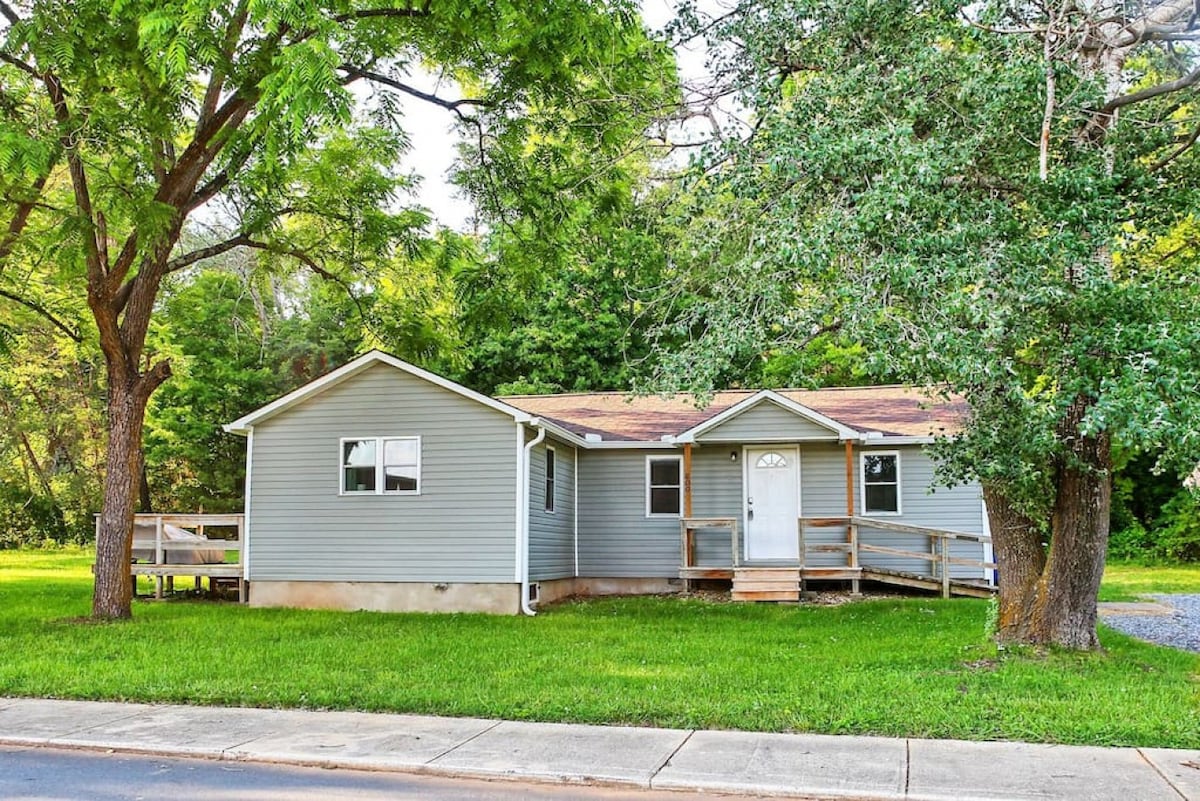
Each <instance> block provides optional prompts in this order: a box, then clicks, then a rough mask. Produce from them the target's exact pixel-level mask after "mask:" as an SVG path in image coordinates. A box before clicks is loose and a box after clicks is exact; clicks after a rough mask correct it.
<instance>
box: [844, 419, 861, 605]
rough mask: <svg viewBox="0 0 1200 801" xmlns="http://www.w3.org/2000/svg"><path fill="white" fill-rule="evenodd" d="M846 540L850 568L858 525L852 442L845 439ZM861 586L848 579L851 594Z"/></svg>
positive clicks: (853, 565) (855, 561)
mask: <svg viewBox="0 0 1200 801" xmlns="http://www.w3.org/2000/svg"><path fill="white" fill-rule="evenodd" d="M846 518H847V519H846V542H847V543H848V544H849V545H850V547H849V549H847V551H846V564H847V566H849V567H851V568H857V567H858V566H859V565H858V525H857V524H856V523H855V522H854V443H853V442H851V441H850V440H846ZM861 590H862V586H861V584H860V583H859V580H858V579H856V578H855V579H851V580H850V592H851V594H853V595H859V594H860V593H861Z"/></svg>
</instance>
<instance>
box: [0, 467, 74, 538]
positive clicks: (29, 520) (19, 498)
mask: <svg viewBox="0 0 1200 801" xmlns="http://www.w3.org/2000/svg"><path fill="white" fill-rule="evenodd" d="M75 518H79V519H75ZM91 531H92V529H91V526H90V524H89V523H88V521H87V520H86V516H80V515H74V516H72V518H71V519H68V517H67V515H64V514H63V510H62V508H61V507H59V505H58V504H57V503H55V502H54V500H53V499H52V498H47V497H46V496H44V495H35V494H31V493H30V492H29V491H28V490H26V489H25V488H23V487H20V486H17V485H14V484H8V483H4V482H0V549H4V548H40V547H44V546H46V545H47V544H53V545H62V544H65V543H68V542H73V543H84V542H87V541H88V540H89V539H90V538H91Z"/></svg>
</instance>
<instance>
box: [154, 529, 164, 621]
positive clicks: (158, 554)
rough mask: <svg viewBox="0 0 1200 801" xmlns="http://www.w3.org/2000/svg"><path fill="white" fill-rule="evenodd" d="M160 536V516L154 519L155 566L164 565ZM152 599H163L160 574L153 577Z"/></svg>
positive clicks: (161, 531) (161, 532) (161, 530)
mask: <svg viewBox="0 0 1200 801" xmlns="http://www.w3.org/2000/svg"><path fill="white" fill-rule="evenodd" d="M162 535H163V521H162V515H158V516H157V517H155V518H154V564H156V565H161V564H163V563H164V559H163V547H162ZM154 597H155V598H157V599H159V600H160V601H161V600H162V597H163V577H162V574H159V575H157V576H155V577H154Z"/></svg>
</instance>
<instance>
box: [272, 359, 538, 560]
mask: <svg viewBox="0 0 1200 801" xmlns="http://www.w3.org/2000/svg"><path fill="white" fill-rule="evenodd" d="M379 436H420V437H421V484H420V495H346V496H342V495H339V494H338V491H339V487H340V471H341V465H340V456H341V454H340V453H339V448H340V446H339V439H340V438H343V437H379ZM516 437H517V431H516V425H515V424H514V422H513V420H512V418H510V417H508V416H507V415H504V414H502V413H501V412H498V411H496V410H494V409H490V408H488V407H486V406H483V405H482V404H479V403H477V402H475V401H473V400H470V399H468V398H465V397H462V396H461V395H458V394H456V393H454V392H451V391H449V390H446V389H443V388H442V387H439V386H436V385H435V384H431V383H429V382H427V381H424V380H422V379H419V378H417V377H415V376H412V375H409V374H407V373H405V372H403V371H401V370H397V369H395V368H393V367H390V366H387V365H375V366H373V367H370V368H368V369H366V370H364V371H363V372H362V373H359V374H358V375H355V376H352V377H350V378H348V379H346V380H344V381H343V382H341V383H339V384H337V385H335V386H332V387H329V388H327V389H325V390H324V391H322V392H320V393H319V394H317V395H314V396H313V397H311V398H310V399H308V400H307V401H305V402H303V403H301V404H300V405H298V406H295V407H293V408H291V409H288V410H286V411H283V412H280V413H279V414H278V415H277V416H275V417H273V418H270V419H268V420H266V421H264V422H263V423H261V424H259V425H258V426H256V427H255V430H254V454H253V475H252V478H251V497H252V499H253V502H252V504H251V515H252V518H251V522H250V525H251V532H250V549H251V552H250V569H251V572H252V578H254V579H260V580H277V581H303V580H312V581H382V582H386V581H420V582H436V581H445V582H512V581H514V576H515V559H516V535H515V527H516V524H515V517H516V442H517V440H516Z"/></svg>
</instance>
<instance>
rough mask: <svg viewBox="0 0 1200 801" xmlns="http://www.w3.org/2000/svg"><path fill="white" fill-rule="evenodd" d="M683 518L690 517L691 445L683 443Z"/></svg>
mask: <svg viewBox="0 0 1200 801" xmlns="http://www.w3.org/2000/svg"><path fill="white" fill-rule="evenodd" d="M683 516H684V517H691V516H692V443H690V442H685V443H683Z"/></svg>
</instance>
